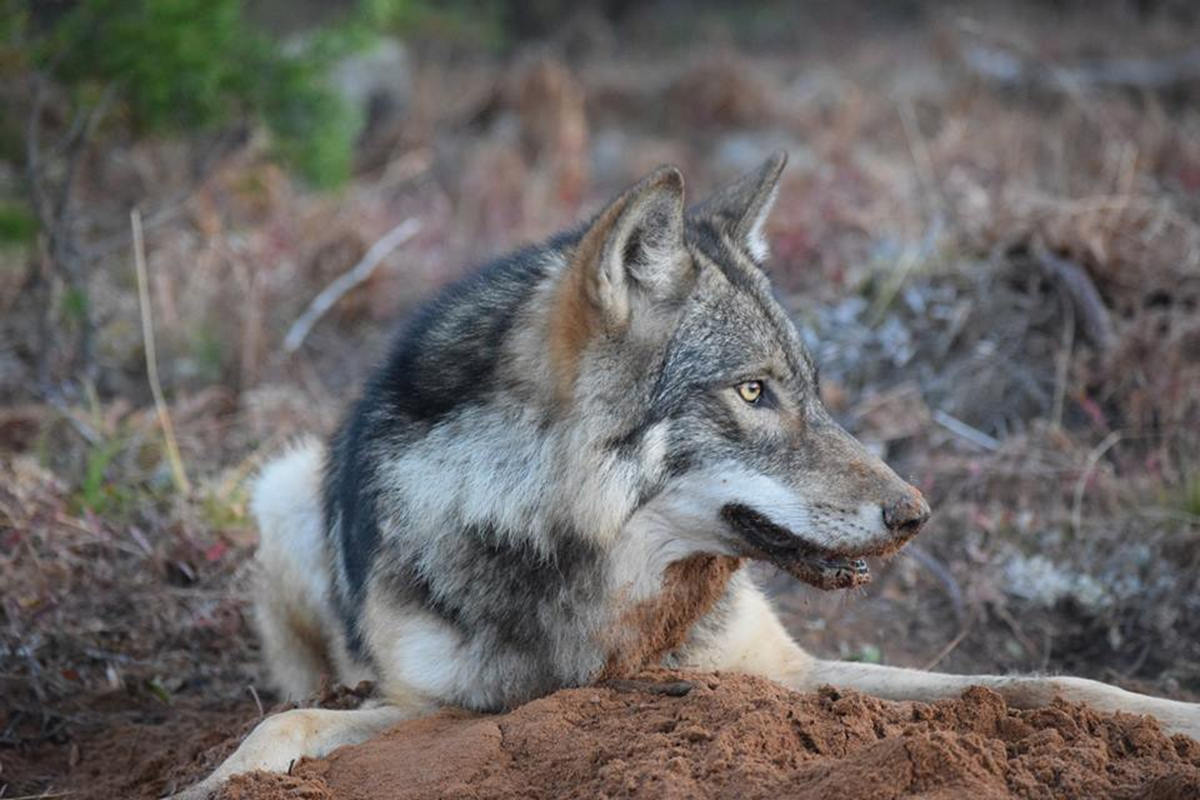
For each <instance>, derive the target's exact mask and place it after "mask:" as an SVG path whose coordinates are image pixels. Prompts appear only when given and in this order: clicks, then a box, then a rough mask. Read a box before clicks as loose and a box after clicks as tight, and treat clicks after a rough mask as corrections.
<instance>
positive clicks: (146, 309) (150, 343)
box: [129, 208, 192, 496]
mask: <svg viewBox="0 0 1200 800" xmlns="http://www.w3.org/2000/svg"><path fill="white" fill-rule="evenodd" d="M129 223H130V227H131V228H132V229H133V261H134V266H135V267H136V269H137V286H138V306H139V307H140V308H141V311H142V341H143V343H144V350H145V353H146V377H147V379H148V380H149V381H150V393H151V394H152V395H154V408H155V410H156V411H158V424H159V427H161V428H162V433H163V441H164V442H165V444H166V449H167V460H168V461H169V462H170V464H171V477H172V478H173V479H174V481H175V489H176V491H178V492H180V493H181V494H183V495H184V496H187V495H190V494H191V493H192V485H191V483H190V482H189V481H188V477H187V472H185V471H184V469H183V459H182V458H181V457H180V455H179V444H178V442H176V440H175V426H174V425H173V424H172V423H171V412H170V410H169V409H168V408H167V400H166V398H165V397H164V396H163V390H162V383H161V382H160V381H159V379H158V354H157V351H156V348H155V346H154V319H153V317H151V315H150V313H151V311H150V289H149V286H148V283H149V282H148V281H147V279H146V247H145V243H144V242H143V241H142V215H141V213H140V212H139V211H138V210H137V209H136V208H135V209H133V210H132V211H130V212H129Z"/></svg>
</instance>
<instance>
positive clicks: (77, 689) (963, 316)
mask: <svg viewBox="0 0 1200 800" xmlns="http://www.w3.org/2000/svg"><path fill="white" fill-rule="evenodd" d="M1198 100H1200V8H1197V7H1195V6H1194V5H1193V4H1191V3H1188V2H1182V1H1180V2H1170V0H1162V1H1161V2H1156V1H1155V0H1101V2H1050V1H1049V0H1043V2H1027V3H1020V2H1003V3H996V2H988V3H983V2H980V3H933V2H921V1H920V0H906V1H905V2H895V3H866V2H849V3H847V2H841V3H835V2H813V3H786V2H771V1H764V2H745V3H738V4H723V3H716V2H700V3H685V2H681V1H680V0H660V1H658V2H648V3H632V2H628V0H592V2H583V3H573V4H568V3H558V2H553V1H552V0H538V1H537V2H513V1H511V0H493V1H491V2H488V1H487V0H481V1H480V2H469V1H468V0H451V1H450V2H444V3H436V2H433V1H432V0H362V1H361V2H359V1H358V0H343V1H342V2H318V1H317V0H309V1H307V2H298V1H297V0H259V1H258V2H245V3H241V2H236V1H235V0H75V1H73V2H69V1H68V0H60V1H54V0H37V1H36V2H22V1H16V0H0V104H2V105H0V109H2V111H0V587H3V588H2V590H0V797H12V796H20V795H23V794H32V793H34V792H41V791H47V790H51V791H53V790H63V789H64V787H68V790H71V791H74V790H72V789H70V787H78V786H82V785H84V784H85V783H87V782H91V783H90V785H92V786H93V787H94V786H96V785H100V784H98V783H96V782H97V781H100V782H101V783H103V781H109V783H103V785H104V786H110V787H112V788H111V792H110V794H109V795H108V796H135V795H136V794H137V792H145V793H146V795H147V796H156V794H157V792H160V791H161V790H163V789H164V788H165V787H167V786H169V785H170V781H171V771H170V770H171V766H172V764H174V763H177V762H179V761H180V760H183V759H186V758H190V757H192V756H193V755H194V754H195V753H197V752H201V751H202V750H203V748H204V747H206V746H208V745H211V744H213V743H214V742H217V741H220V740H221V739H222V738H223V737H224V736H225V735H227V734H228V732H229V731H230V730H231V728H232V729H234V730H236V728H237V725H239V724H241V722H242V721H244V720H245V719H246V718H247V714H248V713H250V714H251V715H252V714H253V713H254V710H255V708H256V707H258V706H259V704H260V703H266V704H268V705H269V704H270V703H271V702H272V698H270V696H269V695H267V694H266V690H265V689H262V688H258V687H260V684H261V677H260V675H259V672H258V667H257V663H256V647H257V645H256V642H255V637H254V635H253V633H252V631H251V628H250V626H249V623H248V618H247V616H248V615H247V612H246V605H245V600H246V591H247V584H248V577H249V569H248V556H249V555H250V554H251V553H252V552H253V548H254V543H255V536H256V534H255V532H254V530H253V527H252V525H251V524H250V521H249V520H248V518H247V509H246V484H247V478H248V476H250V475H252V474H253V472H254V470H255V468H256V467H257V466H258V464H260V463H261V462H262V460H263V459H265V458H266V457H268V456H270V455H271V454H272V453H274V452H276V451H277V450H278V449H279V448H280V447H282V446H283V445H284V444H285V443H286V442H288V440H289V439H290V438H292V437H294V436H296V435H298V434H300V433H305V432H315V433H319V434H327V433H328V432H330V431H331V430H332V429H333V427H334V425H335V424H336V422H337V420H338V417H339V414H340V413H341V410H342V408H343V407H344V406H345V404H346V402H347V401H348V400H350V399H351V398H352V396H353V392H354V387H355V386H356V385H357V384H358V382H359V381H360V379H361V378H362V377H363V375H364V373H365V370H367V369H368V367H369V366H370V365H371V364H372V363H373V362H374V361H375V360H376V359H377V358H379V356H380V355H381V353H382V352H383V348H384V347H385V345H386V343H387V340H388V337H389V334H390V331H391V330H392V329H393V328H394V326H395V324H396V322H397V321H398V320H400V319H402V318H403V317H404V315H405V314H406V313H407V312H409V311H410V310H411V309H412V308H414V306H416V305H418V304H419V303H420V302H421V301H422V300H423V299H424V298H426V297H428V296H429V294H430V293H431V292H433V291H435V290H436V289H437V288H438V287H439V286H442V285H443V284H445V283H446V282H448V281H450V280H452V279H454V278H456V277H458V276H460V275H462V274H464V273H465V272H466V271H468V270H469V269H471V268H472V267H473V266H474V265H476V264H478V263H480V262H481V261H483V260H486V259H488V258H489V257H491V256H494V255H498V254H501V253H503V252H504V251H506V250H508V249H510V248H513V247H515V246H516V245H518V244H521V243H523V242H527V241H530V240H536V239H540V238H542V237H544V236H547V235H548V234H550V233H553V232H554V231H557V230H559V229H560V228H562V227H564V226H566V225H567V224H569V223H571V222H573V221H575V220H578V219H579V218H581V217H582V216H584V215H587V214H589V213H591V212H592V211H594V210H596V209H597V208H598V207H599V206H600V204H601V203H603V202H604V201H605V200H607V199H608V198H610V197H611V196H612V195H613V194H615V193H616V192H617V191H619V190H620V189H621V188H623V187H624V186H625V185H627V184H629V183H630V182H632V181H634V180H636V179H637V178H638V177H640V176H641V175H642V174H643V173H644V172H646V171H647V170H648V169H650V168H652V167H654V166H656V165H658V164H660V163H663V162H672V163H675V164H678V165H679V166H681V167H682V168H683V170H684V173H685V175H686V176H687V179H688V186H689V192H690V193H691V196H692V197H693V198H696V197H699V196H702V195H703V194H704V193H706V192H707V191H708V190H709V189H711V188H713V187H714V186H716V185H717V184H718V183H719V182H721V181H724V180H727V179H729V178H731V177H733V176H735V175H737V174H739V173H741V172H743V171H745V170H748V169H750V168H752V167H753V166H755V165H756V164H758V163H759V162H760V161H761V160H762V159H764V158H765V157H766V156H767V155H768V154H769V153H770V152H771V151H773V150H775V149H778V148H784V149H786V150H787V151H788V153H789V154H790V163H789V167H788V169H787V171H786V173H785V175H784V182H783V185H782V189H781V193H780V196H779V201H778V204H777V206H776V210H775V213H774V216H773V218H772V219H771V222H770V225H769V231H768V232H769V234H770V239H771V241H772V243H773V247H774V257H773V259H772V268H771V269H772V275H773V279H774V282H775V285H776V287H777V289H778V291H779V293H780V295H781V297H783V298H784V300H785V302H786V304H787V305H788V307H789V308H790V309H791V311H792V312H793V313H794V315H795V319H796V321H797V323H798V325H800V326H801V329H802V331H803V333H804V335H805V337H806V338H807V340H808V341H809V344H810V346H811V347H812V348H813V350H814V352H815V354H816V355H817V358H818V361H819V362H820V364H821V367H822V375H823V391H824V393H825V401H826V403H827V404H828V406H829V407H830V409H831V410H832V411H833V412H834V414H835V415H836V416H837V417H838V418H839V419H840V420H841V421H842V422H843V423H844V424H845V425H846V426H847V427H848V428H849V429H850V430H851V431H852V432H854V433H855V434H857V435H858V436H859V437H861V438H862V439H863V440H864V441H866V442H867V443H868V444H869V445H870V446H871V447H872V448H874V449H875V450H877V451H878V452H879V453H880V454H882V455H883V456H884V457H886V458H887V460H888V461H889V462H890V463H892V464H893V465H894V466H895V467H896V468H897V471H899V472H900V473H901V474H902V475H904V476H905V477H906V478H908V479H910V480H912V481H913V482H914V483H916V484H917V485H919V486H920V487H921V489H922V490H923V491H924V492H925V493H926V495H927V496H928V497H929V499H930V500H931V502H932V504H933V506H934V508H935V516H934V518H933V520H932V522H931V524H930V527H929V528H928V529H927V532H926V533H924V534H922V536H921V537H920V538H919V539H918V540H917V541H916V542H915V543H914V544H913V545H912V546H910V547H909V548H907V549H906V551H905V552H904V553H903V554H902V555H901V556H899V557H897V558H896V559H895V560H893V561H892V562H891V563H890V564H887V565H884V566H883V567H881V568H879V569H877V570H875V572H876V581H875V583H874V584H873V585H871V586H870V587H868V588H867V589H866V590H865V591H863V592H861V593H852V594H831V595H826V594H821V593H819V592H816V591H815V590H811V589H808V588H806V587H803V586H799V585H797V584H796V583H795V582H794V581H791V580H789V579H786V578H785V577H781V576H779V575H774V574H770V573H764V574H763V580H764V581H765V582H766V584H767V586H768V587H769V588H770V590H771V591H772V592H773V593H774V594H775V596H776V600H777V603H778V604H779V605H780V606H781V608H782V609H783V614H784V617H785V619H786V622H787V624H788V627H789V628H790V629H791V631H792V632H793V633H794V634H795V635H796V636H797V637H798V638H799V639H800V640H801V641H802V642H803V643H804V644H805V645H806V646H807V647H809V648H811V649H812V650H814V651H815V652H817V653H819V654H822V655H825V656H833V657H841V658H847V659H857V660H864V661H870V662H882V663H888V664H896V665H906V666H918V667H936V668H938V669H944V670H950V671H961V672H968V671H1000V672H1005V671H1034V670H1036V671H1049V672H1059V671H1062V672H1069V673H1074V674H1080V675H1085V676H1089V677H1093V678H1099V679H1102V680H1106V681H1111V682H1115V683H1117V684H1120V685H1122V686H1126V687H1128V688H1133V689H1137V690H1142V691H1147V692H1153V693H1157V694H1162V695H1166V696H1171V697H1179V698H1189V699H1193V700H1195V699H1200V593H1198V591H1197V575H1198V574H1200V569H1198V568H1200V563H1198V562H1200V313H1198V310H1197V304H1198V303H1200V104H1198V102H1197V101H1198ZM164 726H165V727H164ZM147 753H151V754H154V755H155V758H154V759H152V762H153V765H154V766H153V767H147V766H146V765H145V764H146V762H145V761H144V759H145V757H146V754H147ZM139 759H142V760H139ZM214 759H215V756H214ZM114 765H115V766H114ZM151 769H153V770H156V771H153V772H147V770H151ZM121 781H125V783H121ZM135 784H136V785H137V786H138V787H141V788H139V789H137V790H136V791H135V790H134V789H132V788H130V787H133V786H134V785H135ZM147 787H149V788H147Z"/></svg>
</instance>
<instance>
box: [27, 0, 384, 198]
mask: <svg viewBox="0 0 1200 800" xmlns="http://www.w3.org/2000/svg"><path fill="white" fill-rule="evenodd" d="M387 5H388V6H389V7H395V8H399V7H401V6H403V2H397V0H389V3H388V4H387ZM378 6H379V2H378V0H372V2H371V3H370V4H369V5H364V7H363V8H362V9H360V10H359V11H358V12H357V13H356V14H354V15H352V16H351V17H350V19H348V20H346V21H345V22H344V23H343V24H342V25H340V26H337V27H334V28H330V29H327V30H325V31H322V32H320V33H318V34H316V35H314V36H313V37H311V38H310V40H309V42H308V43H307V45H305V46H296V47H287V48H285V47H282V46H281V45H280V43H279V42H277V41H275V40H274V39H272V38H271V37H270V36H268V35H267V34H265V33H263V32H261V31H259V30H257V29H255V28H254V27H252V26H251V25H250V24H249V23H247V21H246V20H245V19H244V17H243V15H242V3H241V2H240V1H239V0H79V2H78V3H76V4H75V5H74V6H73V7H71V8H70V9H69V10H68V11H66V12H65V13H63V14H62V15H61V16H60V17H59V18H58V19H57V20H55V21H53V22H52V23H50V24H49V26H48V27H47V28H46V29H45V30H43V31H40V32H38V34H37V35H36V36H35V37H33V41H32V44H31V52H32V54H33V60H34V62H35V63H36V64H38V65H39V66H40V67H41V68H42V69H43V70H44V71H46V72H47V73H49V74H50V76H51V77H52V78H53V79H54V80H57V81H59V82H60V83H61V84H63V85H64V86H66V87H67V88H68V89H69V90H70V91H71V93H72V96H73V97H74V98H75V99H76V101H77V102H80V103H82V104H83V105H85V106H86V105H93V104H94V103H95V102H96V98H98V97H99V94H100V89H101V87H107V86H111V87H114V89H115V90H116V92H117V99H118V101H119V103H120V107H121V109H122V110H123V111H124V113H125V115H126V117H127V119H128V121H129V122H130V123H131V124H132V125H133V126H134V127H135V129H137V130H139V131H142V132H167V133H194V132H197V131H204V130H210V129H216V128H221V127H224V126H228V125H230V124H232V123H234V122H236V121H238V120H249V121H252V122H261V123H262V124H264V126H265V127H266V129H267V130H268V131H269V132H270V133H271V135H272V142H273V145H274V147H275V149H276V151H277V153H278V155H279V156H280V157H281V158H282V159H283V160H284V161H285V162H286V163H287V164H289V165H290V166H292V167H293V168H295V169H296V170H297V171H299V172H300V173H301V174H302V175H303V176H304V177H305V178H307V179H308V180H309V181H311V182H313V183H314V184H317V185H319V186H333V185H337V184H338V183H341V182H342V181H344V180H345V179H346V178H347V177H348V176H349V174H350V167H351V157H352V152H353V145H354V142H355V139H356V137H357V135H358V132H359V129H360V127H361V120H360V119H359V115H358V113H356V111H355V110H354V109H351V108H349V107H347V104H346V103H345V102H344V101H343V100H342V99H341V98H340V97H339V96H338V95H337V94H336V93H335V92H334V91H333V90H332V89H331V87H330V86H329V84H328V82H327V79H326V76H327V75H328V74H329V71H330V68H331V67H332V65H333V64H334V63H335V62H336V60H338V59H340V58H342V57H344V56H345V55H347V54H349V53H350V52H352V51H353V50H355V49H358V48H361V47H364V46H366V45H367V44H369V43H370V41H371V37H372V36H373V32H372V30H371V29H370V27H369V26H368V25H367V22H368V21H369V19H370V17H371V15H372V14H374V13H377V12H376V10H375V9H376V8H377V7H378ZM18 24H19V23H17V22H10V23H9V25H10V27H16V26H17V25H18ZM26 27H28V26H27V25H26ZM9 38H10V39H11V38H12V35H11V33H10V35H9Z"/></svg>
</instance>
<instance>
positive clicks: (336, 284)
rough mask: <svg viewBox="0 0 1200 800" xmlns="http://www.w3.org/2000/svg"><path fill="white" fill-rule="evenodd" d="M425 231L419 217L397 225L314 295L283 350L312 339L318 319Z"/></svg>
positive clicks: (294, 347)
mask: <svg viewBox="0 0 1200 800" xmlns="http://www.w3.org/2000/svg"><path fill="white" fill-rule="evenodd" d="M420 230H421V223H420V221H419V220H416V219H406V220H404V222H401V223H400V224H399V225H397V226H396V227H394V228H392V229H391V230H390V231H388V232H387V234H386V235H384V236H383V238H381V239H380V240H379V241H377V242H375V244H373V245H371V248H370V249H369V250H367V253H366V255H364V256H363V257H362V260H361V261H359V262H358V263H357V264H355V265H354V267H352V268H351V269H350V270H349V271H348V272H344V273H342V274H341V275H339V276H338V277H337V279H336V280H334V281H333V283H331V284H329V285H328V286H326V287H325V289H324V290H322V292H321V293H320V294H319V295H317V296H316V297H314V298H313V301H312V302H311V303H309V305H308V308H306V309H305V310H304V313H303V314H301V315H300V316H299V317H298V318H297V319H296V321H295V322H293V323H292V327H291V328H289V329H288V332H287V336H286V337H284V340H283V349H284V350H286V351H287V352H289V353H294V352H296V351H297V350H299V349H300V347H301V346H302V345H303V344H304V340H305V339H307V338H308V334H309V332H311V331H312V329H313V326H314V325H316V324H317V321H318V320H320V319H321V317H323V316H324V315H325V312H327V311H329V309H331V308H333V306H334V304H335V303H337V301H338V300H341V299H342V298H343V297H345V296H346V295H347V294H349V293H350V292H351V291H352V290H353V289H354V288H355V287H356V286H359V285H360V284H362V283H364V282H365V281H366V280H367V279H368V278H370V277H371V275H372V274H373V273H374V272H375V269H376V267H378V266H379V265H380V264H381V263H382V262H383V260H384V259H385V258H387V257H388V256H389V255H391V253H392V251H393V250H395V249H396V248H398V247H400V246H401V245H403V244H405V243H406V242H408V241H409V240H410V239H412V238H413V237H414V236H416V235H417V233H418V232H419V231H420Z"/></svg>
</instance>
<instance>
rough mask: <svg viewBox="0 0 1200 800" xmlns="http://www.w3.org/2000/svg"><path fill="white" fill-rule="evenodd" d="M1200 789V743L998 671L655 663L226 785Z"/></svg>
mask: <svg viewBox="0 0 1200 800" xmlns="http://www.w3.org/2000/svg"><path fill="white" fill-rule="evenodd" d="M835 796H843V797H854V798H898V797H912V796H921V797H925V798H951V797H968V796H969V797H973V798H977V799H978V798H998V797H1023V798H1040V797H1055V798H1063V797H1069V798H1074V797H1079V798H1085V797H1086V798H1096V797H1129V798H1135V797H1136V798H1164V800H1165V799H1166V798H1189V797H1194V798H1200V743H1197V742H1196V741H1193V740H1191V739H1189V738H1187V737H1183V736H1175V737H1168V736H1166V735H1164V734H1163V733H1162V731H1161V730H1160V729H1159V727H1158V725H1157V723H1155V722H1154V721H1152V720H1150V719H1148V718H1143V717H1138V716H1133V715H1128V714H1115V715H1111V714H1099V713H1096V712H1094V711H1092V710H1091V709H1088V708H1086V707H1083V706H1080V705H1074V704H1070V703H1065V702H1059V703H1056V704H1055V705H1053V706H1051V707H1048V708H1045V709H1039V710H1036V711H1017V710H1014V709H1010V708H1008V707H1007V706H1006V705H1005V703H1004V700H1003V699H1001V698H1000V696H999V695H997V694H995V693H994V692H991V691H989V690H987V689H983V688H973V689H970V690H968V691H967V692H964V693H963V695H962V697H961V698H960V699H957V700H947V701H942V702H938V703H933V704H921V703H886V702H882V701H879V700H875V699H873V698H869V697H865V696H863V695H860V694H857V693H852V692H839V691H836V690H834V689H832V688H826V689H823V690H822V691H820V692H818V693H815V694H798V693H795V692H790V691H787V690H786V689H783V688H782V687H780V686H778V685H776V684H774V683H771V682H769V681H765V680H760V679H757V678H750V677H743V676H732V675H722V676H711V675H675V674H665V673H664V674H654V675H651V676H646V677H644V679H642V680H638V681H620V682H613V683H609V684H605V685H603V686H600V687H595V688H586V689H573V690H567V691H562V692H559V693H557V694H554V695H552V696H550V697H547V698H544V699H541V700H537V701H535V702H532V703H529V704H528V705H526V706H523V707H521V708H518V709H517V710H515V711H513V712H511V713H509V714H504V715H501V716H476V715H471V714H467V713H464V712H461V711H446V712H443V713H440V714H437V715H435V716H433V717H429V718H425V719H420V720H414V721H412V722H408V723H405V724H402V725H400V726H397V727H396V728H394V729H392V730H391V731H389V732H388V733H386V734H384V735H382V736H380V737H378V738H376V739H374V740H372V741H369V742H366V743H364V744H362V745H359V746H356V747H347V748H344V749H342V750H340V751H338V752H336V753H334V754H333V755H332V756H330V757H329V758H326V759H320V760H313V761H306V762H303V763H301V764H299V765H297V766H296V768H295V769H294V770H293V771H292V774H291V775H266V774H254V775H247V776H242V777H241V778H238V779H235V780H234V781H232V782H231V783H230V784H229V785H228V786H227V787H226V788H225V789H224V790H223V791H222V793H221V800H279V799H281V798H297V797H302V798H311V799H312V800H316V799H317V798H347V799H349V798H353V800H383V798H388V800H395V799H396V798H406V799H409V800H417V799H418V798H434V797H470V798H514V797H579V798H583V797H589V798H590V797H653V798H693V797H739V798H742V797H763V798H766V797H770V798H779V797H835Z"/></svg>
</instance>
